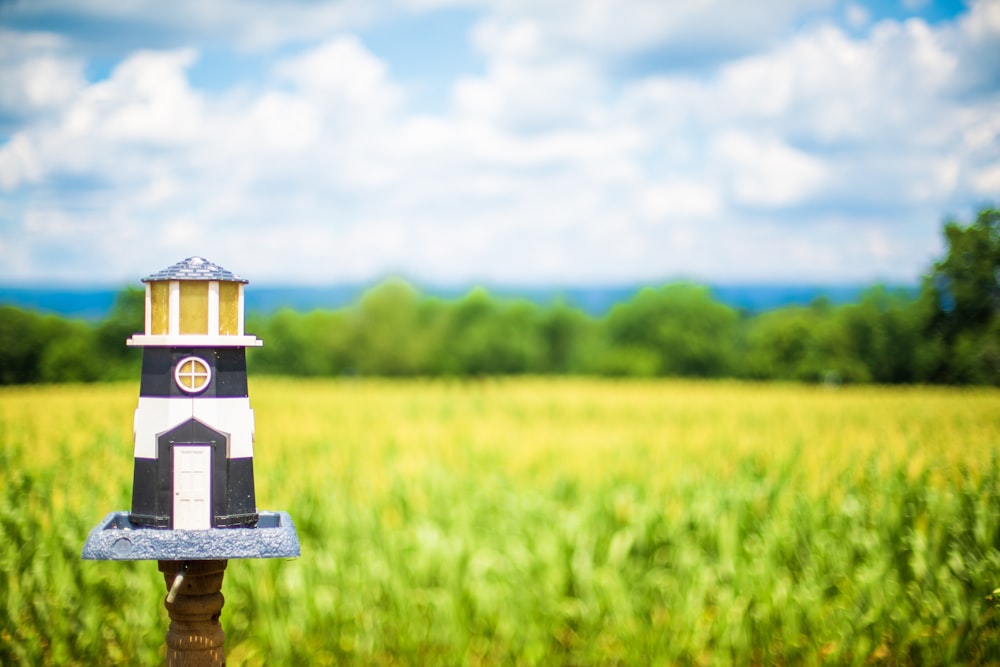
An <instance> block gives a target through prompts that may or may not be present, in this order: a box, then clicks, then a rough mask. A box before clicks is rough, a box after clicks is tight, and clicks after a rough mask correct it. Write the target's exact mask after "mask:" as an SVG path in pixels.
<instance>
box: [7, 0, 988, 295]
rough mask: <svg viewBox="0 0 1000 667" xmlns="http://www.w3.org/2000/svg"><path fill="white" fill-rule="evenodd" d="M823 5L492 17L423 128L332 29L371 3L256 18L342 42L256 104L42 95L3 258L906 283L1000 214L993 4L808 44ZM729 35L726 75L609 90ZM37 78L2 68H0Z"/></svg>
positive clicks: (166, 58) (297, 55) (512, 277)
mask: <svg viewBox="0 0 1000 667" xmlns="http://www.w3.org/2000/svg"><path fill="white" fill-rule="evenodd" d="M825 4H828V3H824V2H818V3H815V4H813V5H811V6H807V7H806V8H805V9H802V8H801V7H800V6H799V5H798V4H797V3H794V2H791V1H788V2H785V1H784V0H781V1H776V2H771V3H766V4H764V5H759V6H758V5H756V4H754V3H749V4H747V3H741V4H738V5H729V4H725V3H722V2H721V0H719V1H715V2H710V3H695V2H691V3H686V2H681V3H675V4H673V5H670V7H669V9H664V5H663V4H662V3H657V2H648V3H647V2H634V3H628V4H626V5H620V4H618V3H611V2H606V1H603V0H585V2H583V3H580V4H573V5H572V9H575V10H576V11H569V9H570V5H569V4H566V3H562V2H551V3H535V2H530V3H529V2H527V1H526V0H524V1H523V2H522V1H521V0H498V1H497V2H496V3H492V4H486V3H484V6H485V7H486V8H485V9H483V10H481V11H482V12H483V14H482V16H483V18H482V20H481V21H480V22H479V24H478V25H477V27H476V28H475V29H474V31H473V33H472V34H471V35H470V36H469V38H470V39H471V40H473V41H474V44H475V46H476V48H478V49H479V51H480V53H481V54H482V55H483V58H484V62H483V70H482V72H481V73H480V74H477V75H469V74H466V75H464V76H462V77H459V78H455V79H454V80H453V81H452V87H451V95H452V97H451V100H450V102H451V104H450V106H449V105H445V107H444V111H442V112H440V113H436V114H429V113H426V112H422V113H420V114H417V113H415V112H414V111H413V110H412V107H411V106H410V100H409V99H408V98H407V96H406V92H405V90H406V89H405V88H404V87H402V85H401V84H400V82H399V81H396V80H395V79H393V76H392V73H393V71H394V70H393V68H392V67H391V63H389V62H387V61H386V60H385V57H381V56H379V55H376V54H375V53H373V52H372V51H371V50H370V49H369V48H368V47H366V46H365V45H364V43H363V42H362V41H361V40H360V39H359V38H357V37H355V36H353V35H351V34H350V33H347V32H344V31H343V29H342V27H340V25H341V23H342V22H344V21H347V22H350V21H361V22H363V21H364V20H371V19H370V15H369V14H367V13H366V11H365V10H363V9H358V7H359V5H357V4H352V3H348V4H347V5H345V7H344V8H342V9H340V10H337V11H336V12H335V11H333V10H329V12H330V13H329V14H323V13H322V12H321V13H320V14H308V13H307V12H306V9H305V8H303V7H298V6H296V8H295V9H294V10H290V13H289V14H288V15H285V16H282V17H281V18H280V19H278V20H276V21H275V22H274V25H273V26H271V27H270V28H268V27H267V26H266V23H267V20H268V19H269V18H274V17H275V16H276V14H275V13H273V12H272V10H270V9H268V8H265V7H264V6H263V5H260V6H259V8H260V9H261V15H260V16H259V17H255V18H252V19H251V18H247V17H245V16H243V15H241V16H239V17H236V18H234V19H233V20H234V21H235V22H237V23H238V24H239V26H237V27H234V28H232V32H227V33H226V34H227V35H229V36H230V38H231V39H233V40H235V41H239V42H241V43H243V42H246V43H253V44H256V45H258V46H259V45H263V44H277V43H282V42H283V41H284V40H287V39H292V37H291V36H293V35H294V36H296V37H295V39H302V38H303V37H302V36H303V35H309V34H320V32H321V31H320V28H318V27H315V26H309V27H305V28H301V31H300V32H296V27H295V26H293V25H291V24H290V23H289V21H288V18H287V17H288V16H293V15H295V16H310V17H313V16H318V17H320V18H319V19H318V20H317V23H318V24H319V25H320V26H326V29H327V32H325V33H324V34H323V37H322V39H318V40H315V41H310V42H309V43H308V44H304V45H300V46H298V47H296V48H295V49H285V50H284V51H283V52H282V53H283V54H284V55H283V57H282V59H281V60H279V61H277V62H273V63H272V62H270V61H268V64H267V65H266V66H265V67H264V68H263V69H262V71H261V72H260V73H259V77H258V78H256V79H254V80H252V81H250V82H245V85H242V86H240V87H235V86H233V87H229V88H223V89H211V88H208V87H206V86H205V85H204V84H201V85H198V86H195V85H194V84H193V83H192V79H191V77H192V74H191V72H192V69H193V68H194V67H195V66H196V63H197V62H198V61H197V58H198V51H197V50H194V49H178V50H163V51H144V52H135V53H131V52H130V53H129V55H128V57H126V58H125V59H123V61H122V62H120V63H119V64H118V65H117V66H116V67H115V68H114V69H113V71H112V72H111V74H110V76H109V77H108V78H106V79H105V80H103V81H98V82H92V83H89V84H88V83H86V82H83V81H81V80H79V79H74V78H73V77H72V76H66V77H63V78H60V76H61V75H60V76H56V75H54V74H53V75H50V76H49V79H48V80H49V81H52V82H56V83H53V84H51V85H49V84H45V85H44V86H42V87H41V88H40V90H41V91H42V92H39V93H37V94H36V98H35V99H37V100H49V101H48V102H44V104H43V103H42V102H38V104H43V106H46V109H48V111H47V112H46V114H45V115H44V117H42V115H38V116H37V117H35V116H32V117H30V118H26V119H24V120H23V121H22V122H20V123H19V124H18V125H17V131H16V132H12V133H11V135H10V137H9V138H8V139H7V140H6V141H5V142H4V143H3V144H0V188H2V189H3V190H4V191H6V192H8V193H13V194H14V195H15V197H12V198H10V199H11V200H12V201H14V200H16V201H17V202H18V203H16V204H5V205H4V206H5V207H4V209H3V210H4V215H5V216H7V217H6V220H8V221H9V222H8V221H5V222H3V223H2V225H3V226H2V227H0V229H2V237H3V253H4V257H5V258H7V257H10V256H12V255H18V256H32V257H34V256H36V255H38V254H39V253H41V252H42V251H41V250H39V248H43V247H55V246H54V245H53V244H57V245H58V244H61V245H59V246H58V247H60V248H61V249H62V256H63V257H64V258H65V257H67V256H69V257H75V256H76V255H74V254H73V252H71V251H72V250H74V249H79V250H78V253H79V258H78V259H76V260H74V261H63V263H62V264H60V265H59V267H57V270H60V271H63V272H64V273H63V275H67V276H70V275H72V274H73V272H76V273H77V274H80V273H81V272H86V271H88V270H90V269H89V268H88V267H92V266H94V265H95V264H98V265H107V266H109V267H110V266H114V267H115V269H114V271H115V272H117V274H118V275H125V276H127V275H144V274H145V273H148V272H149V271H150V270H152V269H155V268H157V267H159V266H165V265H167V264H169V263H171V262H173V261H176V259H177V257H176V256H175V255H178V254H181V255H183V253H185V252H190V253H192V254H193V253H195V252H197V253H199V254H204V255H207V256H209V257H211V258H212V259H213V260H214V261H218V262H221V263H222V264H223V265H227V266H231V268H233V269H234V270H236V271H239V272H243V273H246V274H248V275H251V277H252V278H253V279H254V280H255V282H256V281H275V280H281V281H285V282H289V281H291V282H294V281H307V282H329V281H332V280H337V279H364V278H369V277H372V276H376V275H379V274H382V273H384V272H386V271H402V272H404V273H406V274H408V275H413V276H416V277H420V278H424V279H428V280H439V281H440V280H453V281H467V280H493V281H502V282H539V281H557V282H591V283H592V282H602V281H625V280H637V279H642V280H646V279H648V280H655V279H661V278H665V277H675V276H680V275H687V276H691V277H694V278H700V279H714V280H732V279H741V278H742V279H758V280H759V279H795V278H803V277H804V278H808V279H816V280H820V279H822V280H827V279H829V280H867V279H868V278H870V277H872V276H880V277H886V278H893V279H900V280H912V279H914V278H915V277H916V276H917V275H918V274H919V272H920V271H922V270H923V269H925V268H926V261H927V256H928V248H929V247H931V246H932V245H933V243H935V242H936V241H934V242H930V241H927V239H928V238H930V237H936V228H937V225H938V224H939V220H940V216H941V215H942V214H943V213H944V212H946V211H949V210H954V207H955V206H956V203H959V204H960V203H962V202H967V201H969V200H970V199H971V198H973V197H974V198H976V201H979V200H981V199H982V198H983V197H991V196H992V197H1000V171H998V169H997V164H998V163H1000V139H998V138H1000V121H998V120H997V119H998V118H1000V96H998V94H997V91H996V90H995V86H994V87H993V88H990V86H989V85H987V84H986V83H984V82H986V81H988V79H989V77H988V76H986V75H985V74H983V73H982V70H983V69H988V67H987V66H986V65H983V64H981V62H980V60H978V58H981V56H982V54H984V53H990V52H991V51H990V49H993V48H995V47H994V46H993V45H992V42H991V36H993V35H998V34H1000V21H995V20H994V14H995V13H996V12H995V11H994V7H996V6H1000V5H998V4H997V3H992V4H987V3H983V4H977V5H976V6H975V7H973V9H972V10H971V11H970V12H969V13H968V14H967V15H966V16H965V17H964V18H963V19H962V20H961V21H959V22H957V23H956V24H942V25H939V26H930V25H927V24H926V23H924V22H923V21H921V20H912V21H909V22H906V23H895V22H882V23H879V24H876V25H874V26H871V27H870V29H869V30H868V31H867V32H866V34H865V35H864V36H860V37H855V36H851V35H849V34H847V33H846V32H845V31H844V30H841V29H840V28H838V27H836V26H835V25H834V24H833V23H823V22H820V21H811V22H808V24H807V27H805V28H802V29H797V30H795V32H794V34H792V30H793V22H794V21H795V20H797V19H798V18H801V17H802V16H804V15H805V14H804V13H803V12H808V11H810V10H811V9H815V8H816V7H820V6H823V5H825ZM117 6H118V5H115V7H117ZM199 6H200V5H199ZM227 6H228V5H227ZM254 6H255V7H257V5H254ZM147 8H150V11H152V12H154V14H156V13H160V12H162V11H163V10H161V9H156V8H152V6H151V5H148V6H147ZM764 9H773V10H774V12H773V13H772V14H768V13H767V12H765V11H764ZM404 10H405V8H404ZM404 10H400V11H404ZM95 11H97V10H95ZM99 11H100V12H103V13H109V12H125V13H126V14H129V15H131V14H130V13H131V12H132V10H131V9H121V8H119V9H115V8H114V7H113V6H112V5H107V6H103V5H102V8H101V9H99ZM190 11H191V12H193V14H191V17H190V18H191V20H192V22H193V23H194V24H195V27H196V29H195V30H194V32H195V33H196V34H206V33H207V32H211V31H213V30H228V29H226V28H224V27H223V26H222V25H221V20H222V17H223V15H224V12H223V13H219V11H221V10H218V9H217V8H211V7H203V8H200V9H199V8H194V7H193V5H192V8H191V9H190ZM384 11H392V10H391V9H389V10H384ZM837 11H838V12H841V13H840V14H838V17H840V16H842V11H843V10H842V9H838V10H837ZM338 12H339V13H338ZM102 15H103V14H102ZM348 15H350V16H348ZM366 17H368V18H366ZM119 18H120V17H119ZM164 20H166V19H164ZM170 21H173V22H175V23H176V21H177V20H176V19H170ZM334 25H336V26H338V27H336V29H333V28H331V26H334ZM751 28H755V29H759V30H758V32H757V33H754V30H752V29H751ZM738 29H740V30H738ZM740 31H742V32H748V33H752V34H750V35H749V36H745V37H744V36H739V39H740V40H743V41H741V42H740V43H739V44H737V45H736V46H735V47H733V49H730V50H725V49H723V50H721V51H716V52H714V56H712V57H713V58H715V59H716V61H718V62H721V63H722V64H720V65H719V66H717V67H715V66H712V67H708V68H707V69H705V70H702V69H699V68H694V69H690V70H687V69H683V68H680V69H678V68H674V67H669V66H668V67H665V68H662V69H660V70H659V71H654V70H652V69H647V70H641V72H642V73H640V74H636V73H634V72H633V73H631V74H629V75H628V76H625V75H623V74H621V72H620V70H619V65H620V63H621V62H623V61H624V60H627V59H628V58H630V57H632V56H635V55H637V54H638V55H641V54H643V53H645V52H649V51H651V50H655V49H657V48H659V47H660V46H663V45H667V46H669V47H670V48H675V47H676V48H678V49H682V50H683V48H687V47H690V46H691V45H692V44H694V43H696V42H699V41H701V42H704V44H703V45H704V46H705V49H707V50H709V51H711V50H712V49H716V48H722V47H720V46H719V44H720V43H721V42H724V41H725V39H726V38H727V37H728V36H731V35H734V34H735V33H736V32H740ZM18 39H20V37H19V38H18ZM24 39H25V40H27V39H28V38H24ZM31 39H34V40H38V44H39V45H38V46H36V47H32V49H34V50H33V51H31V52H32V53H36V54H42V55H43V56H44V57H46V58H56V59H57V60H58V59H59V58H62V60H59V62H61V63H63V65H65V67H64V69H61V70H60V69H59V68H56V70H59V71H60V72H64V73H67V72H68V73H72V72H77V75H79V73H80V72H82V71H83V63H82V61H80V60H74V59H72V58H70V57H68V56H65V55H61V54H62V53H63V52H62V51H60V49H62V48H63V46H64V45H61V43H60V42H59V41H58V39H56V38H53V37H51V36H50V37H38V36H34V37H32V38H31ZM0 43H2V41H0ZM24 43H28V42H24ZM726 48H728V47H726ZM25 50H26V51H27V50H29V49H27V47H25ZM733 53H738V54H743V55H738V56H734V55H732V54H733ZM289 54H290V55H289ZM39 57H41V56H39ZM710 60H711V59H710ZM22 62H27V60H25V59H23V58H21V57H20V56H17V57H12V58H9V59H7V60H4V55H3V50H2V47H0V67H3V68H6V70H9V71H20V70H17V68H18V67H20V64H19V63H22ZM60 67H62V65H61V66H60ZM43 69H44V68H43ZM6 70H5V71H6ZM969 70H975V73H974V74H967V73H968V72H969ZM51 71H55V70H51ZM42 78H45V77H42ZM960 79H961V81H960ZM3 80H4V77H0V81H3ZM74 81H75V83H74ZM973 84H975V85H973ZM18 85H21V84H18ZM22 88H23V86H22ZM19 90H20V89H19ZM973 93H975V94H973ZM3 94H5V93H3V89H2V85H0V104H2V103H3V102H2V100H3V99H4V98H3V97H2V96H3ZM33 104H34V103H33ZM67 179H68V180H73V179H77V180H76V182H77V183H78V187H77V188H76V189H63V188H62V187H61V185H60V183H61V182H62V181H64V180H67ZM859 210H860V211H861V214H858V213H857V211H859ZM793 220H794V222H793ZM43 239H44V242H45V243H46V244H49V245H44V244H42V245H40V244H41V241H42V240H43ZM95 239H96V241H95ZM150 240H152V241H150ZM39 261H40V260H39ZM11 266H16V267H18V268H14V269H12V268H10V267H11ZM241 267H244V268H241ZM30 270H37V269H31V268H30V264H17V265H14V264H10V265H7V264H5V268H4V269H3V270H2V272H0V276H5V275H6V276H9V275H13V273H12V271H30Z"/></svg>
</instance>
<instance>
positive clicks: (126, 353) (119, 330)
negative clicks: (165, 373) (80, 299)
mask: <svg viewBox="0 0 1000 667" xmlns="http://www.w3.org/2000/svg"><path fill="white" fill-rule="evenodd" d="M145 312H146V290H144V289H143V288H141V287H126V288H125V289H123V290H122V291H120V292H118V294H117V295H116V296H115V301H114V304H112V306H111V311H110V312H109V313H108V316H107V318H105V319H104V320H103V321H102V322H101V323H100V324H98V325H97V327H96V329H95V330H94V333H93V335H94V347H95V349H96V352H97V354H98V355H99V356H100V357H101V359H102V366H103V369H104V370H103V371H102V372H101V373H100V375H101V379H111V378H117V379H130V378H135V377H137V375H138V371H139V368H140V366H141V363H142V354H141V353H140V352H139V351H138V350H136V349H133V348H130V347H128V346H127V345H126V344H125V341H126V340H128V338H129V337H130V336H131V335H132V334H134V333H136V332H141V331H142V330H143V328H144V326H145ZM67 353H68V350H67V351H66V352H64V353H63V354H67ZM81 368H82V367H81Z"/></svg>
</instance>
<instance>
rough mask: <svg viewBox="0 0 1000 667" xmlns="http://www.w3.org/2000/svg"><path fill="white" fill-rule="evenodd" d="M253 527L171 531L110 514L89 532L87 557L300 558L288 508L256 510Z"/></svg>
mask: <svg viewBox="0 0 1000 667" xmlns="http://www.w3.org/2000/svg"><path fill="white" fill-rule="evenodd" d="M258 515H259V518H258V520H257V526H256V527H254V528H210V529H208V530H168V529H163V528H145V527H137V526H134V525H132V522H131V521H129V513H128V512H111V513H110V514H108V515H107V516H106V517H104V520H103V521H101V523H99V524H98V525H97V527H96V528H94V529H93V530H91V531H90V534H89V535H88V536H87V542H86V543H85V544H84V545H83V557H84V559H86V560H226V559H230V558H297V557H298V556H300V555H301V549H300V547H299V536H298V534H297V533H296V532H295V525H294V524H293V523H292V518H291V517H290V516H289V515H288V513H287V512H258Z"/></svg>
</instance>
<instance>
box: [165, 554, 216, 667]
mask: <svg viewBox="0 0 1000 667" xmlns="http://www.w3.org/2000/svg"><path fill="white" fill-rule="evenodd" d="M228 562H229V561H225V560H191V561H177V560H161V561H159V569H160V572H162V573H163V580H164V582H165V583H166V584H167V591H168V594H167V597H166V599H165V600H164V606H165V607H166V608H167V613H168V614H169V615H170V628H169V629H168V630H167V667H222V666H223V665H225V664H226V649H225V646H224V645H223V644H224V642H225V639H226V635H225V633H224V632H223V631H222V624H221V623H219V616H220V615H221V613H222V605H223V604H224V603H225V599H224V598H223V597H222V577H223V576H224V575H225V572H226V565H227V563H228ZM178 579H180V580H179V581H178ZM175 584H176V586H175Z"/></svg>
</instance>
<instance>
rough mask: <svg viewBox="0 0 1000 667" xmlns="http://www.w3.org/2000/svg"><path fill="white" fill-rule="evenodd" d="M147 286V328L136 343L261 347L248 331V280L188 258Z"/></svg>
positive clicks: (146, 280)
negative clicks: (245, 325) (245, 306)
mask: <svg viewBox="0 0 1000 667" xmlns="http://www.w3.org/2000/svg"><path fill="white" fill-rule="evenodd" d="M143 282H144V283H145V284H146V321H145V327H144V332H143V333H142V334H135V335H134V336H132V337H131V338H129V340H128V341H127V344H128V345H131V346H177V345H185V346H190V345H207V346H212V347H259V346H260V345H261V344H262V343H261V341H260V340H258V339H257V338H256V337H255V336H252V335H250V336H248V335H246V334H245V333H244V331H243V286H244V285H245V284H246V283H247V281H246V280H244V279H243V278H240V277H239V276H237V275H234V274H233V273H231V272H229V271H227V270H225V269H223V268H222V267H221V266H219V265H218V264H213V263H212V262H210V261H208V260H206V259H204V258H202V257H189V258H187V259H185V260H184V261H182V262H178V263H177V264H174V265H173V266H170V267H168V268H166V269H164V270H162V271H159V272H158V273H154V274H153V275H151V276H148V277H147V278H144V279H143Z"/></svg>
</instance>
